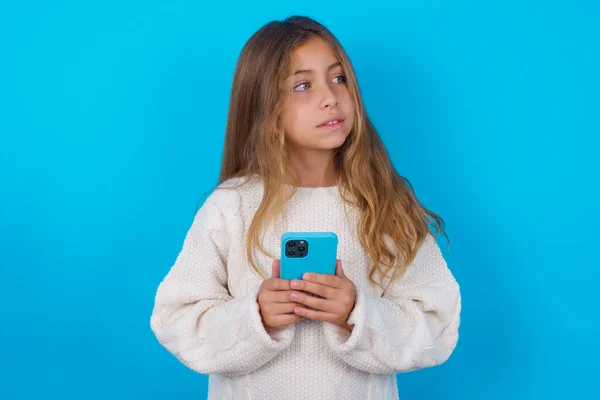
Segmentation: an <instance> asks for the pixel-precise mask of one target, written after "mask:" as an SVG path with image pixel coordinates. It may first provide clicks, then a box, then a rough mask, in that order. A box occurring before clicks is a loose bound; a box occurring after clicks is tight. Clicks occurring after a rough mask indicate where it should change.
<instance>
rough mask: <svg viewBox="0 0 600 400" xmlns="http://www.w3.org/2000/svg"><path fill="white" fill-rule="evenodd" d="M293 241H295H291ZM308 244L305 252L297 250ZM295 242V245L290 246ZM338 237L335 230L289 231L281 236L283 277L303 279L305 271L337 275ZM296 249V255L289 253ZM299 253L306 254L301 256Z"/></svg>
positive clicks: (281, 268)
mask: <svg viewBox="0 0 600 400" xmlns="http://www.w3.org/2000/svg"><path fill="white" fill-rule="evenodd" d="M290 241H293V242H295V243H289V242H290ZM301 242H304V244H306V246H305V247H306V251H305V252H304V253H302V252H299V251H297V250H298V249H299V248H300V247H299V246H301V245H302V243H301ZM291 244H294V245H295V246H294V247H290V245H291ZM337 247H338V237H337V235H336V234H335V233H333V232H287V233H285V234H284V235H283V236H282V237H281V259H280V277H281V279H287V280H291V279H302V275H304V273H305V272H315V273H318V274H332V275H335V264H336V260H337ZM289 250H294V252H295V254H294V256H290V255H289V254H288V251H289ZM299 254H304V255H303V256H299Z"/></svg>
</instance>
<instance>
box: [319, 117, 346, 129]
mask: <svg viewBox="0 0 600 400" xmlns="http://www.w3.org/2000/svg"><path fill="white" fill-rule="evenodd" d="M340 122H344V118H342V117H331V118H329V119H328V120H326V121H324V122H322V123H321V124H319V125H318V127H322V126H328V125H336V124H338V123H340Z"/></svg>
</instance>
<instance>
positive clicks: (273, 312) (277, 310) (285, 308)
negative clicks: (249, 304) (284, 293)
mask: <svg viewBox="0 0 600 400" xmlns="http://www.w3.org/2000/svg"><path fill="white" fill-rule="evenodd" d="M295 307H298V303H294V302H291V301H290V300H289V299H288V302H287V303H268V304H267V305H265V306H264V307H261V309H262V311H263V313H264V314H267V315H270V316H273V317H275V316H277V315H284V314H290V313H293V312H294V308H295Z"/></svg>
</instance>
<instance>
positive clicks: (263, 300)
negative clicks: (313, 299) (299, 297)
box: [258, 260, 302, 331]
mask: <svg viewBox="0 0 600 400" xmlns="http://www.w3.org/2000/svg"><path fill="white" fill-rule="evenodd" d="M271 267H272V269H273V275H272V276H271V278H270V279H267V280H265V281H263V283H262V284H261V285H260V289H259V291H258V305H259V312H260V317H261V320H262V323H263V326H264V327H265V330H267V331H269V330H271V329H272V328H278V327H282V326H286V325H290V324H294V323H296V322H298V321H299V320H301V319H302V316H300V315H296V314H294V307H296V306H298V303H295V302H292V301H291V300H290V294H291V293H292V291H291V290H290V281H289V280H286V279H281V278H279V271H280V270H279V260H275V261H273V264H272V266H271Z"/></svg>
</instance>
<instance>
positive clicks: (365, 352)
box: [323, 234, 461, 374]
mask: <svg viewBox="0 0 600 400" xmlns="http://www.w3.org/2000/svg"><path fill="white" fill-rule="evenodd" d="M356 291H357V294H356V303H355V306H354V309H353V310H352V312H351V313H350V316H349V318H348V323H349V324H350V325H352V324H353V325H354V328H353V330H352V332H349V331H348V330H346V329H344V328H341V327H339V326H337V325H334V324H331V323H328V322H324V323H323V329H324V333H325V337H326V340H327V343H328V345H329V346H330V347H331V348H332V350H333V351H334V353H336V354H337V355H338V356H339V357H340V358H341V359H342V360H344V361H345V362H347V363H348V364H350V365H351V366H353V367H354V368H357V369H359V370H362V371H366V372H369V373H373V374H397V373H401V372H408V371H412V370H416V369H420V368H425V367H431V366H434V365H438V364H441V363H443V362H445V361H446V360H447V359H448V358H449V357H450V355H451V353H452V352H453V351H454V348H455V347H456V344H457V341H458V327H459V324H460V310H461V295H460V290H459V285H458V283H457V282H456V280H455V279H454V277H453V275H452V273H451V272H450V270H449V269H448V268H447V265H446V262H445V260H444V258H443V257H442V254H441V252H440V249H439V247H438V245H437V243H436V241H435V237H434V236H433V235H431V234H428V235H427V237H426V239H425V241H424V242H423V244H422V245H421V247H420V249H419V250H418V252H417V255H416V257H415V260H414V261H413V262H412V263H411V264H410V265H409V267H408V269H407V270H406V272H405V273H404V275H403V276H402V277H401V278H400V279H397V280H395V281H394V282H392V283H391V284H390V285H389V287H388V288H387V289H386V291H385V292H384V294H383V296H382V297H373V296H369V295H367V294H366V293H365V291H364V290H363V289H362V288H359V287H357V288H356Z"/></svg>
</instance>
